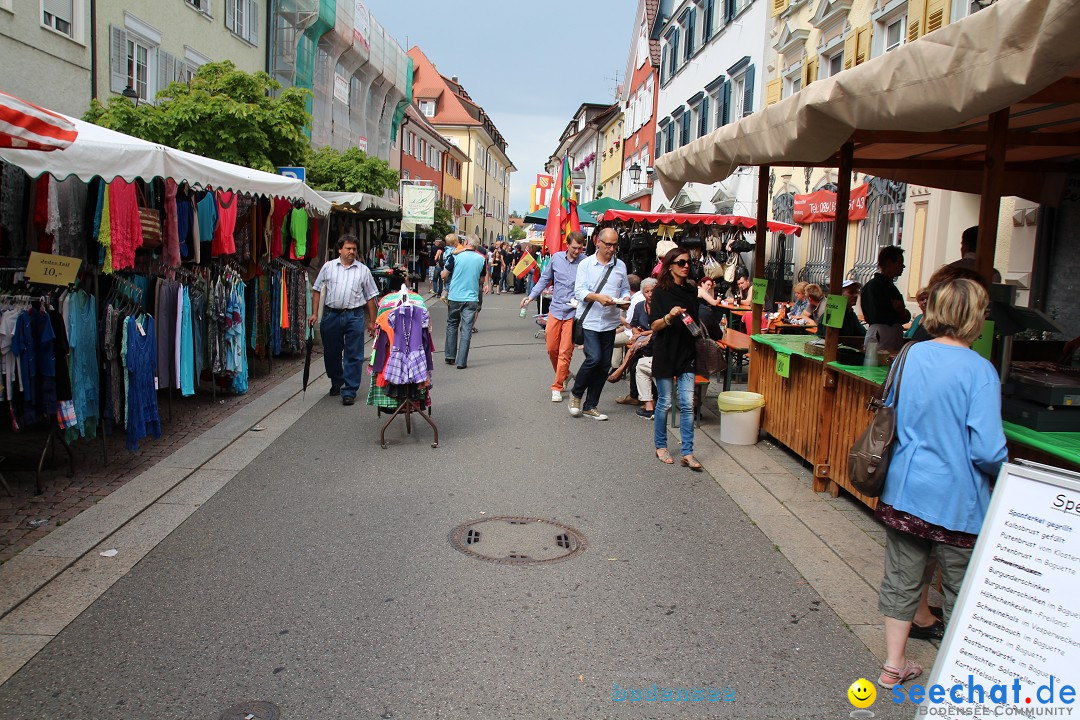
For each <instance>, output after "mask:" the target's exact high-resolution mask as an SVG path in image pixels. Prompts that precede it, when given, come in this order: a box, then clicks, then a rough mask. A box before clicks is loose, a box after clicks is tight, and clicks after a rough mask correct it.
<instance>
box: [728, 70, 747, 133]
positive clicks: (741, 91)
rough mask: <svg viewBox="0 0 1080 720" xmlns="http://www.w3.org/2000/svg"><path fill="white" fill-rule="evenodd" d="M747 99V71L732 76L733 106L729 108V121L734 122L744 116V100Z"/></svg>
mask: <svg viewBox="0 0 1080 720" xmlns="http://www.w3.org/2000/svg"><path fill="white" fill-rule="evenodd" d="M745 99H746V72H745V71H744V72H741V73H739V74H738V75H735V76H733V77H732V78H731V107H729V108H728V118H730V120H729V121H728V122H734V121H735V120H738V119H739V118H741V117H742V116H743V101H744V100H745Z"/></svg>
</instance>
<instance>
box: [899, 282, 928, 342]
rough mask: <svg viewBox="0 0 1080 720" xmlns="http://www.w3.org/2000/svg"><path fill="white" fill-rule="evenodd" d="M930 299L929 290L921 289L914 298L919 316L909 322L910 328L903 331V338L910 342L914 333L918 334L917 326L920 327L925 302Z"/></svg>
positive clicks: (924, 310) (924, 311)
mask: <svg viewBox="0 0 1080 720" xmlns="http://www.w3.org/2000/svg"><path fill="white" fill-rule="evenodd" d="M929 297H930V288H923V289H922V290H920V291H919V294H918V295H916V296H915V302H917V303H919V314H918V315H916V316H915V317H914V319H912V321H911V326H910V327H908V329H907V330H905V331H904V338H905V339H906V340H910V339H911V338H913V337H915V333H916V332H918V330H919V326H920V325H922V319H923V315H924V314H925V313H926V301H927V299H929Z"/></svg>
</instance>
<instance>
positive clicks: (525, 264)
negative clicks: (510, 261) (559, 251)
mask: <svg viewBox="0 0 1080 720" xmlns="http://www.w3.org/2000/svg"><path fill="white" fill-rule="evenodd" d="M534 267H536V258H534V257H533V256H532V253H530V252H529V251H528V250H526V251H525V254H524V255H522V256H521V259H520V260H518V261H517V265H515V266H514V269H513V273H514V276H515V277H519V278H520V277H525V273H527V272H529V271H530V270H532V269H533V268H534Z"/></svg>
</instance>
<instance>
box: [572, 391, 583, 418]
mask: <svg viewBox="0 0 1080 720" xmlns="http://www.w3.org/2000/svg"><path fill="white" fill-rule="evenodd" d="M570 414H571V415H573V416H574V417H577V416H578V415H580V414H581V398H579V397H574V395H573V393H571V395H570Z"/></svg>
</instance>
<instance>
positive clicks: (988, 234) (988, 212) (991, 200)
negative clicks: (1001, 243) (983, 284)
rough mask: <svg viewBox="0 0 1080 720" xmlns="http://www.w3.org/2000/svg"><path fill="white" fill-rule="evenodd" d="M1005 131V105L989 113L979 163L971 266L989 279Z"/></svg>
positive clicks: (994, 247) (1003, 158) (1001, 178)
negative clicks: (979, 194) (979, 193)
mask: <svg viewBox="0 0 1080 720" xmlns="http://www.w3.org/2000/svg"><path fill="white" fill-rule="evenodd" d="M1008 132H1009V108H1005V109H1003V110H998V111H997V112H996V113H994V114H993V115H991V116H990V140H989V142H988V144H987V146H986V161H985V164H984V166H983V177H982V199H981V201H980V203H979V245H978V247H977V248H976V249H975V269H976V270H977V271H978V273H979V274H980V275H982V276H983V277H984V278H986V279H987V281H988V282H991V281H993V278H992V275H993V274H994V251H995V250H996V249H997V227H998V215H999V214H1000V212H1001V190H1002V187H1003V183H1004V179H1005V139H1006V136H1007V134H1008Z"/></svg>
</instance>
